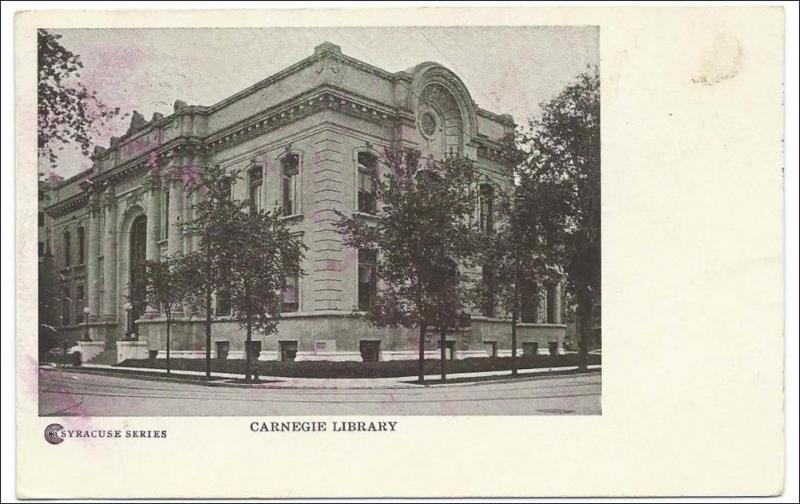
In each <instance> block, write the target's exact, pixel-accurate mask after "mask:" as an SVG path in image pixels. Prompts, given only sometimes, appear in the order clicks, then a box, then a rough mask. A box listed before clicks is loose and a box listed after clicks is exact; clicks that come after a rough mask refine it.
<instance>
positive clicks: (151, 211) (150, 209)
mask: <svg viewBox="0 0 800 504" xmlns="http://www.w3.org/2000/svg"><path fill="white" fill-rule="evenodd" d="M147 183H148V184H149V187H148V188H147V189H148V191H147V248H146V249H145V259H146V260H148V261H158V260H159V259H160V258H161V257H160V256H161V250H160V246H159V244H158V238H159V229H158V228H159V225H160V223H161V212H160V207H161V181H160V180H159V178H158V177H157V176H151V177H150V180H148V181H147ZM158 312H159V307H158V306H153V305H151V304H149V303H148V305H147V308H146V309H145V316H146V317H147V316H150V317H153V316H155V315H156V314H157V313H158Z"/></svg>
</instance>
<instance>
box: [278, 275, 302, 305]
mask: <svg viewBox="0 0 800 504" xmlns="http://www.w3.org/2000/svg"><path fill="white" fill-rule="evenodd" d="M299 294H300V292H299V282H298V278H297V277H296V276H295V277H289V278H287V279H286V287H285V288H284V289H283V291H281V312H284V313H285V312H296V311H297V310H298V309H299V308H300V296H299Z"/></svg>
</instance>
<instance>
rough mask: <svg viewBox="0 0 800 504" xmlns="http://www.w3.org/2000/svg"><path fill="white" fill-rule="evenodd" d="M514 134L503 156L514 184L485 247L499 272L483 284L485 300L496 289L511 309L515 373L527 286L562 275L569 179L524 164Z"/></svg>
mask: <svg viewBox="0 0 800 504" xmlns="http://www.w3.org/2000/svg"><path fill="white" fill-rule="evenodd" d="M516 141H517V140H516V138H515V136H514V135H509V136H508V137H507V138H506V139H504V141H503V149H502V152H503V157H504V159H506V160H507V161H508V163H509V164H510V165H511V166H512V167H513V170H514V180H515V184H514V186H513V189H512V190H511V191H510V192H509V193H500V194H498V200H499V205H497V207H498V210H499V212H498V213H499V219H498V226H497V228H496V229H491V228H490V229H488V230H487V233H486V239H485V241H484V242H483V246H482V248H481V256H482V261H483V263H484V264H488V265H491V266H492V268H493V271H494V274H495V286H494V287H493V288H492V291H493V292H487V289H486V286H485V285H482V284H480V285H479V286H478V291H477V295H478V298H479V300H480V301H481V302H485V301H486V298H487V296H490V295H496V296H497V298H498V300H499V302H500V304H501V305H502V306H504V307H505V308H506V309H507V311H508V312H510V313H511V357H512V358H511V374H512V376H516V375H517V359H516V357H517V324H518V321H519V315H520V301H521V299H520V298H521V296H522V295H523V294H524V292H523V291H524V290H525V289H524V287H526V286H527V287H530V288H529V289H527V290H529V291H532V292H531V293H533V294H534V295H536V291H537V290H538V286H540V285H555V284H557V283H558V282H559V281H560V280H561V277H562V271H563V266H562V265H563V263H564V250H563V233H564V230H565V228H566V223H565V214H566V212H565V208H564V205H565V202H566V201H567V193H566V191H567V190H568V189H569V187H568V185H566V184H563V183H559V181H557V180H551V179H550V178H549V177H547V176H543V175H545V174H538V173H532V172H530V171H527V170H525V169H524V166H523V165H522V164H521V163H522V162H523V161H524V160H525V153H524V151H522V150H521V149H519V148H518V146H517V144H516Z"/></svg>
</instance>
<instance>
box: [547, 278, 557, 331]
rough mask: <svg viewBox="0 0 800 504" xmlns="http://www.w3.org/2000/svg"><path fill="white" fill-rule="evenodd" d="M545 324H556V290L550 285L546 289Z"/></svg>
mask: <svg viewBox="0 0 800 504" xmlns="http://www.w3.org/2000/svg"><path fill="white" fill-rule="evenodd" d="M547 323H548V324H555V323H556V288H555V287H554V286H552V285H551V286H549V287H548V288H547Z"/></svg>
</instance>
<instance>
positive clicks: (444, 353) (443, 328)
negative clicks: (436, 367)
mask: <svg viewBox="0 0 800 504" xmlns="http://www.w3.org/2000/svg"><path fill="white" fill-rule="evenodd" d="M446 338H447V326H446V325H442V326H441V327H439V339H440V341H441V343H440V346H441V349H440V352H439V354H440V356H441V362H440V365H441V369H442V381H445V380H447V359H446V357H447V341H446Z"/></svg>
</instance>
